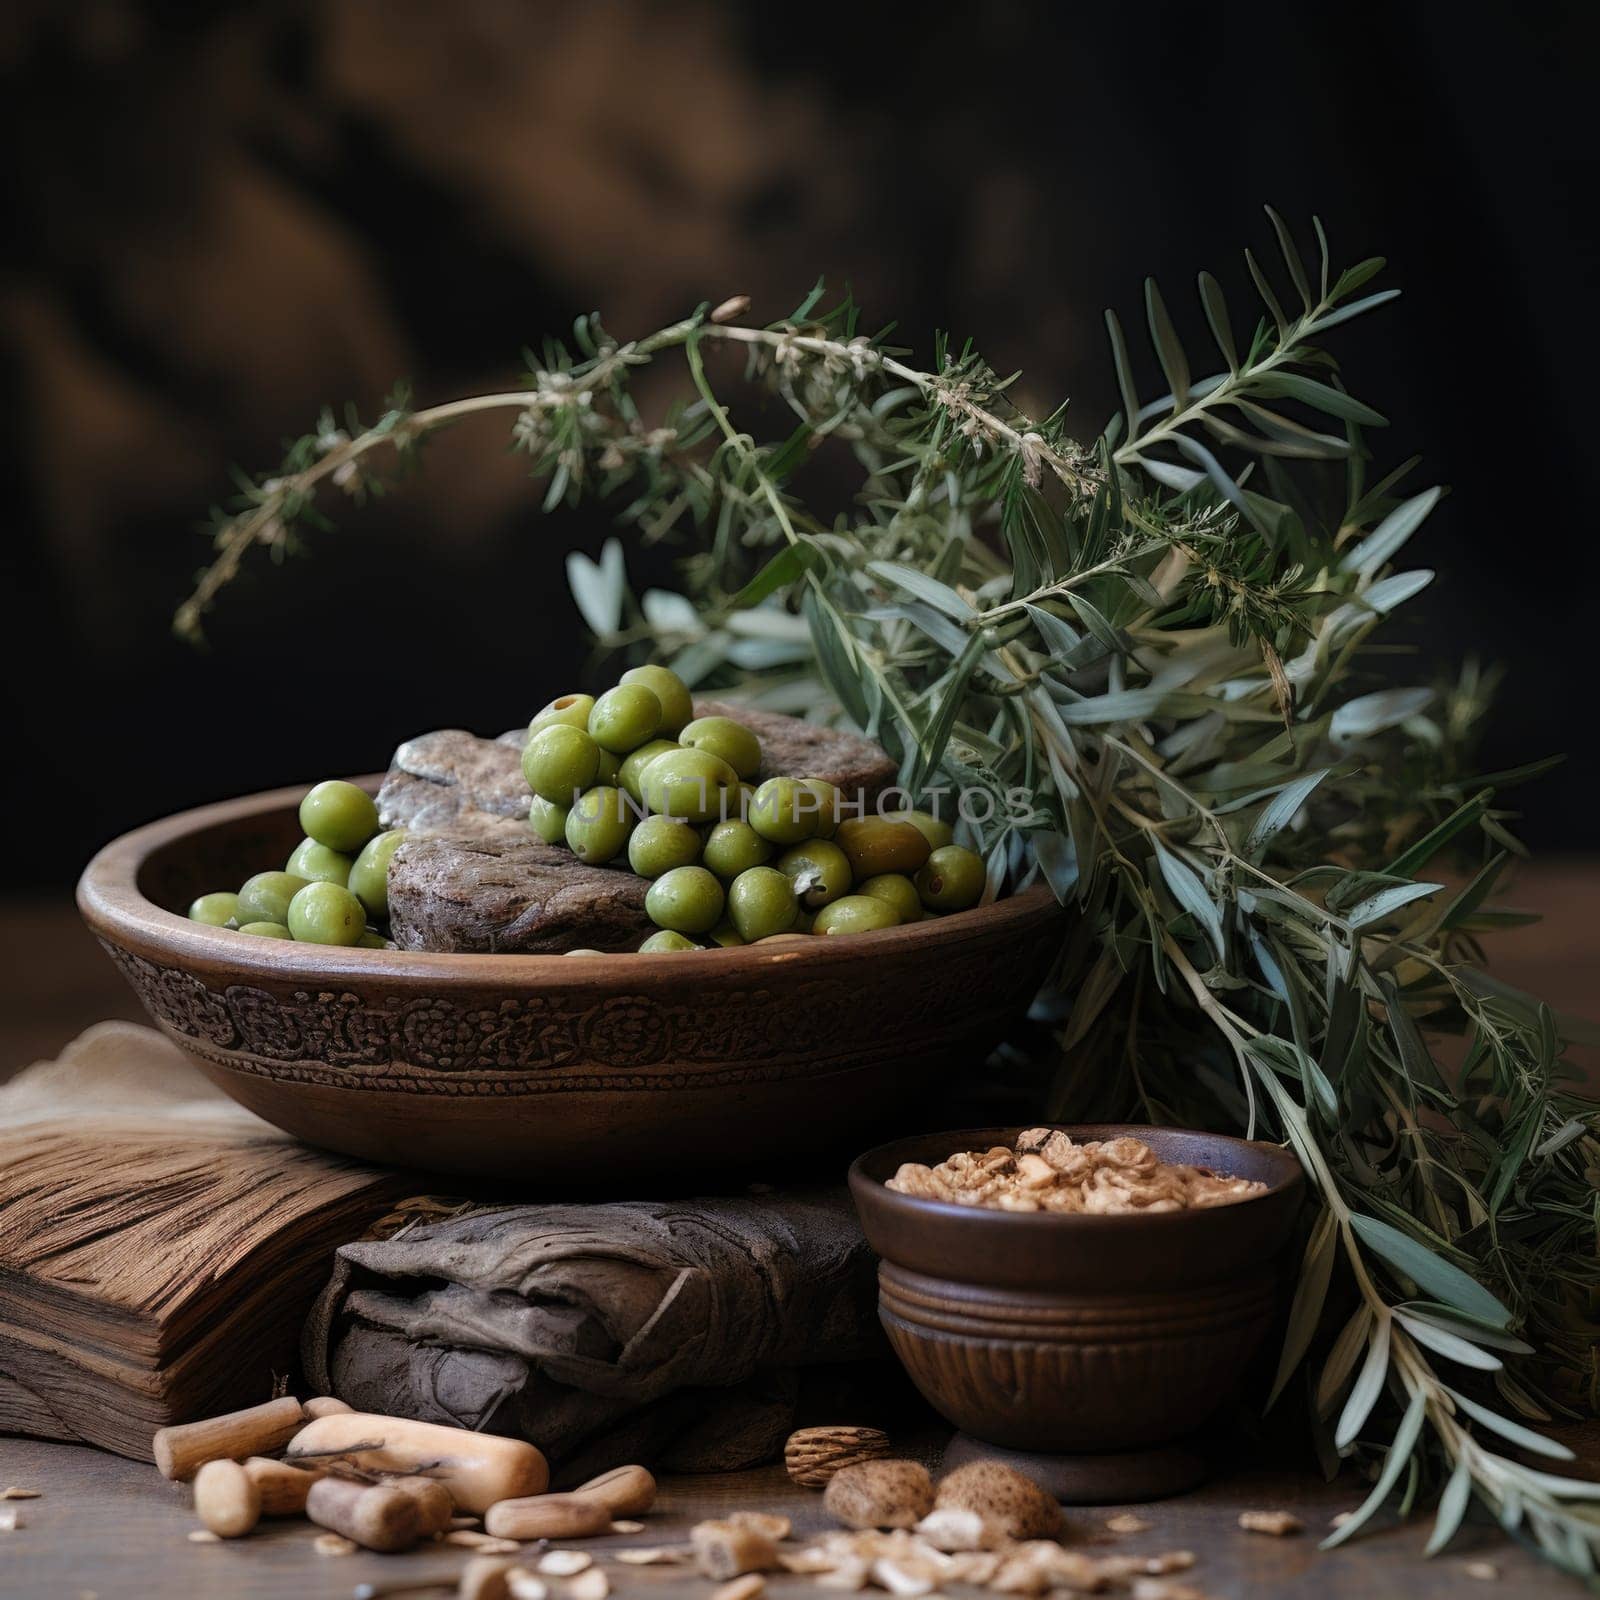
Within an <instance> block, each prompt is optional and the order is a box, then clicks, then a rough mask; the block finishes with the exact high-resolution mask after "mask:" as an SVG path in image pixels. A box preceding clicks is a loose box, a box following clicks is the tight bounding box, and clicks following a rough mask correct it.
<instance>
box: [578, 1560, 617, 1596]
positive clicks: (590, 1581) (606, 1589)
mask: <svg viewBox="0 0 1600 1600" xmlns="http://www.w3.org/2000/svg"><path fill="white" fill-rule="evenodd" d="M610 1593H611V1580H610V1579H609V1578H608V1577H607V1576H606V1575H605V1569H604V1568H602V1567H590V1568H588V1569H587V1570H586V1571H584V1572H580V1573H579V1574H578V1575H577V1577H575V1578H574V1579H572V1581H571V1582H570V1583H568V1585H567V1595H568V1600H606V1596H607V1595H608V1594H610Z"/></svg>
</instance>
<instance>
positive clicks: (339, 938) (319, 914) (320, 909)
mask: <svg viewBox="0 0 1600 1600" xmlns="http://www.w3.org/2000/svg"><path fill="white" fill-rule="evenodd" d="M366 931H367V911H366V907H365V906H363V905H362V904H361V902H360V901H359V900H357V899H356V897H355V896H354V895H353V894H351V893H350V891H349V890H348V889H342V888H340V886H339V885H338V884H336V883H308V884H307V885H306V886H305V888H303V889H302V890H301V891H300V892H299V893H298V894H297V895H296V896H295V897H294V899H293V900H291V901H290V902H289V932H290V933H292V934H293V935H294V937H295V938H296V939H298V940H300V941H301V942H302V943H303V944H355V943H356V942H357V941H358V940H359V939H360V938H361V935H362V934H364V933H365V932H366Z"/></svg>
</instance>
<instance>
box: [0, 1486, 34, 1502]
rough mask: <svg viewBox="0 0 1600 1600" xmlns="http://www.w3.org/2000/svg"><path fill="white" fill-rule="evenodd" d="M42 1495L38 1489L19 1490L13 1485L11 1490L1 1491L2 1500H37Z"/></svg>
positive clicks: (0, 1497) (0, 1498)
mask: <svg viewBox="0 0 1600 1600" xmlns="http://www.w3.org/2000/svg"><path fill="white" fill-rule="evenodd" d="M41 1493H42V1491H40V1490H38V1489H19V1488H17V1486H16V1485H15V1484H12V1486H11V1487H10V1488H9V1489H0V1500H37V1499H39V1498H40V1497H41Z"/></svg>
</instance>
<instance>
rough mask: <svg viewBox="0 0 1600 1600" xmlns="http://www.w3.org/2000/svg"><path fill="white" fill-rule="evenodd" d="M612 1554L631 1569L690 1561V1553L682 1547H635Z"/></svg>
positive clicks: (615, 1551)
mask: <svg viewBox="0 0 1600 1600" xmlns="http://www.w3.org/2000/svg"><path fill="white" fill-rule="evenodd" d="M612 1554H613V1555H614V1556H615V1557H616V1558H617V1560H618V1561H620V1562H622V1563H623V1565H624V1566H629V1567H656V1566H666V1565H668V1564H671V1563H676V1562H681V1561H687V1560H688V1559H689V1552H688V1550H686V1549H685V1548H684V1547H683V1546H682V1545H677V1546H669V1545H635V1546H634V1547H633V1548H632V1549H629V1550H614V1551H612Z"/></svg>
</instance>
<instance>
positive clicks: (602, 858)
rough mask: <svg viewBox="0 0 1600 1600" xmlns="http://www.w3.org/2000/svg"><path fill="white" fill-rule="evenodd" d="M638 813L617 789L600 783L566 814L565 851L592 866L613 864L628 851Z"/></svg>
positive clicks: (589, 790) (585, 791)
mask: <svg viewBox="0 0 1600 1600" xmlns="http://www.w3.org/2000/svg"><path fill="white" fill-rule="evenodd" d="M638 820H639V813H638V812H637V811H635V810H634V809H633V802H632V801H631V800H629V799H628V797H627V795H625V794H624V793H623V792H622V791H621V790H620V789H613V788H611V787H610V786H609V785H606V784H601V785H598V786H597V787H595V788H593V789H585V790H584V792H583V793H582V794H581V795H579V796H578V798H577V799H576V800H574V801H573V802H572V809H571V810H570V811H568V812H567V828H566V835H567V848H568V849H569V850H571V851H572V853H573V855H575V856H576V857H577V858H578V859H579V860H580V861H583V862H586V863H587V864H588V865H589V866H591V867H598V866H603V865H604V864H605V863H606V862H607V861H614V860H615V859H616V858H617V857H618V856H620V855H621V854H622V852H623V851H624V850H626V849H627V848H628V835H629V834H631V833H632V832H633V829H634V824H635V823H636V822H638Z"/></svg>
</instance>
